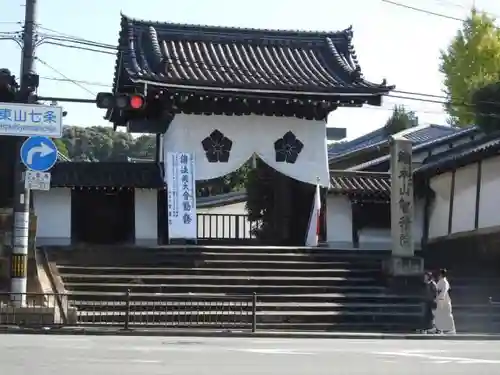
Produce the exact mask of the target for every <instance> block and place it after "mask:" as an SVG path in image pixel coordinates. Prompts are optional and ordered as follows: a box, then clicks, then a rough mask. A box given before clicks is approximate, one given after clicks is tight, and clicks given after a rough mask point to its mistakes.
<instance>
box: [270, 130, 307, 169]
mask: <svg viewBox="0 0 500 375" xmlns="http://www.w3.org/2000/svg"><path fill="white" fill-rule="evenodd" d="M303 148H304V144H303V143H302V142H301V141H300V139H298V138H297V137H296V136H295V134H293V133H292V132H291V131H288V132H286V133H285V135H284V136H283V137H281V138H280V139H278V140H277V141H276V142H274V151H275V157H276V162H278V163H289V164H295V162H296V161H297V158H298V157H299V154H300V152H301V151H302V149H303Z"/></svg>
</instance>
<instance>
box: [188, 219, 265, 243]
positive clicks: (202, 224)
mask: <svg viewBox="0 0 500 375" xmlns="http://www.w3.org/2000/svg"><path fill="white" fill-rule="evenodd" d="M196 217H197V220H198V239H207V240H208V239H209V240H228V239H231V240H251V239H255V236H254V235H253V234H252V232H253V231H252V230H253V229H254V228H255V227H256V226H257V224H256V223H255V222H251V221H249V220H248V216H247V215H244V214H210V213H199V214H197V215H196Z"/></svg>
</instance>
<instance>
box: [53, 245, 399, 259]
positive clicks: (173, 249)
mask: <svg viewBox="0 0 500 375" xmlns="http://www.w3.org/2000/svg"><path fill="white" fill-rule="evenodd" d="M46 251H47V253H49V254H50V255H54V256H59V257H62V258H64V257H66V256H67V255H68V254H71V257H78V256H83V257H88V256H92V255H98V256H107V255H110V256H112V257H114V256H115V255H116V254H117V253H119V254H121V255H124V256H128V255H139V256H141V255H144V254H153V255H156V254H165V253H167V254H171V253H186V254H191V255H195V254H199V253H201V252H216V253H252V254H262V253H264V254H284V253H296V254H308V255H315V254H331V255H333V256H337V257H346V258H347V257H348V258H372V259H373V258H375V259H381V258H385V257H387V256H388V255H390V251H380V250H345V249H334V248H329V247H304V246H302V247H301V246H297V247H292V246H220V245H164V246H151V247H137V246H135V245H134V246H123V245H117V246H113V245H108V246H92V245H86V246H85V248H75V247H71V246H69V247H65V248H60V247H56V248H47V249H46Z"/></svg>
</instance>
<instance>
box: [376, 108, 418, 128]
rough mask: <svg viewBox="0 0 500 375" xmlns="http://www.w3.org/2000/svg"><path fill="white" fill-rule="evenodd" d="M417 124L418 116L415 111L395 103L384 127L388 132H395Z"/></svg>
mask: <svg viewBox="0 0 500 375" xmlns="http://www.w3.org/2000/svg"><path fill="white" fill-rule="evenodd" d="M417 125H418V118H417V116H416V115H415V112H413V111H408V110H406V109H405V107H404V106H402V105H399V106H398V105H396V106H394V109H393V111H392V115H391V117H389V119H388V120H387V122H386V123H385V126H384V127H385V129H386V131H387V133H388V134H396V133H399V132H400V131H403V130H405V129H409V128H411V127H413V126H417Z"/></svg>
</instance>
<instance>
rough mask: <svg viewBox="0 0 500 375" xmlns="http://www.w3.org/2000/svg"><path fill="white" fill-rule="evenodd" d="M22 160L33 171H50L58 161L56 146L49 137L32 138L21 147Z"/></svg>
mask: <svg viewBox="0 0 500 375" xmlns="http://www.w3.org/2000/svg"><path fill="white" fill-rule="evenodd" d="M21 160H22V162H23V164H24V165H25V166H26V167H28V168H29V169H31V170H33V171H37V172H45V171H48V170H49V169H50V168H52V167H53V166H54V164H55V163H56V161H57V147H56V144H55V143H54V142H53V141H52V139H50V138H47V137H42V136H36V137H30V138H28V139H27V140H26V141H24V143H23V145H22V146H21Z"/></svg>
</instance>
